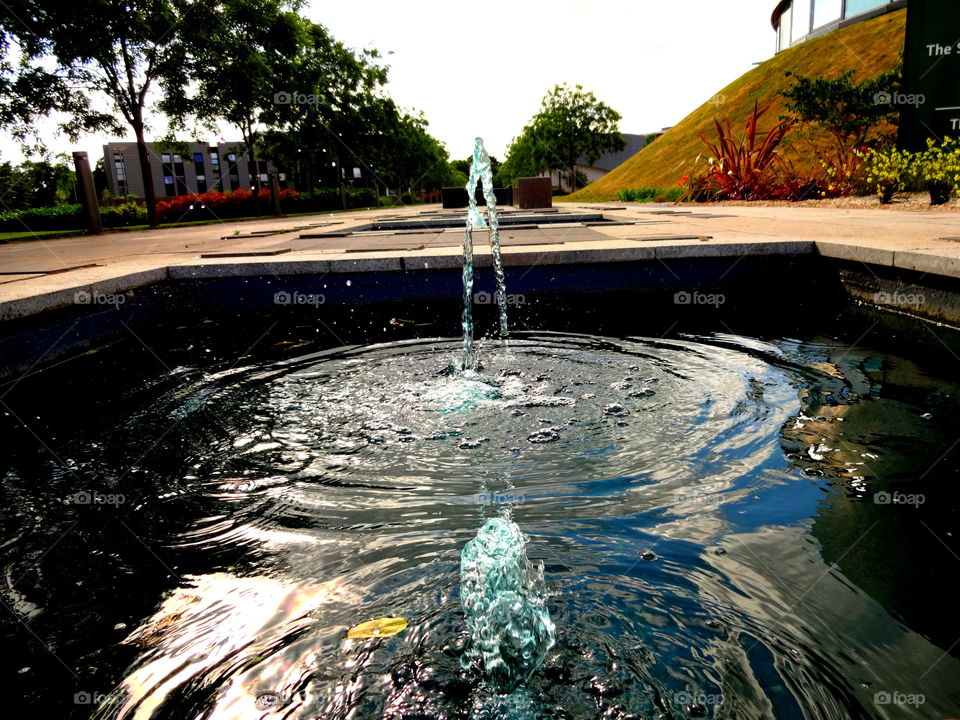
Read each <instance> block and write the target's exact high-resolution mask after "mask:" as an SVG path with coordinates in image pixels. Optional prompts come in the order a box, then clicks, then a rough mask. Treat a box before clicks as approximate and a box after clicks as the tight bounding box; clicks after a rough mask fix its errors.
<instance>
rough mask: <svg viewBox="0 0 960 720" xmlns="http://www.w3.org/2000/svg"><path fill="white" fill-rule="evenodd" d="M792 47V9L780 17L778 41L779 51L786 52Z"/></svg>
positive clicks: (788, 9) (785, 11)
mask: <svg viewBox="0 0 960 720" xmlns="http://www.w3.org/2000/svg"><path fill="white" fill-rule="evenodd" d="M788 47H790V8H787V9H786V10H784V11H783V13H782V14H781V15H780V35H779V37H778V39H777V49H779V50H786V49H787V48H788Z"/></svg>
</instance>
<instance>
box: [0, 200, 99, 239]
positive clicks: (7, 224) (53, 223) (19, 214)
mask: <svg viewBox="0 0 960 720" xmlns="http://www.w3.org/2000/svg"><path fill="white" fill-rule="evenodd" d="M83 222H84V220H83V206H82V205H80V204H65V205H53V206H50V207H41V208H31V209H29V210H8V211H5V212H2V213H0V230H2V231H4V232H17V231H20V230H30V231H33V232H39V231H41V230H74V229H77V228H81V227H83Z"/></svg>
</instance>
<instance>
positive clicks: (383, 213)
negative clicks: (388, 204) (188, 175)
mask: <svg viewBox="0 0 960 720" xmlns="http://www.w3.org/2000/svg"><path fill="white" fill-rule="evenodd" d="M557 209H558V210H559V213H558V215H557V216H556V219H557V220H560V219H561V217H560V215H561V214H565V213H584V212H591V211H592V212H594V213H596V212H601V213H603V216H604V218H605V220H607V221H610V222H606V223H593V222H567V223H557V224H553V223H551V224H549V225H548V224H531V225H522V226H520V227H503V228H502V229H501V236H502V239H503V245H504V250H503V254H504V263H505V264H507V265H513V266H524V265H530V266H535V265H552V264H578V263H597V262H620V261H634V260H649V261H660V262H664V263H668V262H669V261H670V260H671V259H677V258H694V257H729V258H731V259H732V262H736V261H737V259H738V258H742V257H745V256H748V255H798V254H817V253H818V254H820V255H823V256H826V257H831V258H839V259H844V260H852V261H859V262H863V263H866V264H869V265H884V266H890V267H897V268H903V269H908V270H917V271H920V272H924V273H931V274H935V275H943V276H948V277H954V278H960V242H958V241H957V238H960V213H955V212H951V211H930V212H916V211H897V210H890V209H882V210H880V209H864V210H840V209H834V208H814V207H756V206H736V207H731V206H726V205H725V206H723V207H715V206H709V205H703V206H682V207H678V206H674V205H656V204H624V203H618V204H613V203H610V204H606V205H598V204H589V205H575V204H567V203H563V204H560V205H559V206H558V208H557ZM444 217H448V218H449V217H454V218H457V219H459V218H464V217H465V213H464V212H462V211H461V212H452V211H445V210H441V209H440V208H439V207H438V206H435V205H434V206H416V207H410V208H385V209H382V210H373V211H362V212H360V211H358V212H351V213H335V214H330V213H326V214H318V215H313V216H307V217H296V218H280V219H277V218H265V219H263V220H257V221H248V222H230V221H228V222H224V223H218V224H215V225H208V226H200V227H190V228H172V229H161V230H149V231H141V232H123V233H109V234H106V235H102V236H93V237H69V238H60V239H54V240H40V241H34V242H14V243H9V244H6V245H0V320H2V319H12V318H16V317H23V316H27V315H31V314H34V313H38V312H41V311H44V310H47V309H52V308H56V307H62V306H65V305H69V304H73V303H76V302H78V300H77V298H78V297H80V298H81V301H82V298H83V297H84V293H87V294H88V295H95V294H97V293H101V294H107V293H116V292H125V291H127V290H130V289H133V288H136V287H141V286H143V285H148V284H152V283H155V282H158V281H161V280H166V279H172V280H179V279H187V278H203V277H238V276H256V275H268V276H272V275H276V276H280V275H291V274H313V273H323V274H325V273H343V272H378V271H389V270H394V271H396V270H410V269H430V268H435V269H440V268H452V267H459V265H460V263H461V256H460V242H461V238H462V230H461V229H459V228H452V229H443V228H436V227H420V228H417V227H414V228H412V229H406V230H401V231H390V230H382V231H378V230H370V229H369V225H370V224H371V223H375V222H377V221H387V220H390V219H395V218H396V219H406V220H412V221H416V220H418V219H420V220H436V219H438V218H444ZM517 217H522V216H521V215H517ZM321 223H322V224H324V225H325V226H322V225H318V224H321ZM333 223H336V224H333ZM352 228H357V229H358V230H359V231H357V232H351V229H352ZM267 231H275V232H274V234H269V235H267V234H262V235H259V236H257V235H255V234H256V233H266V232H267ZM474 237H475V244H476V248H477V264H478V265H479V266H484V265H489V263H490V256H489V245H488V242H487V237H486V233H484V232H477V233H475V235H474ZM267 253H269V254H267ZM203 256H207V257H203ZM211 256H213V257H211Z"/></svg>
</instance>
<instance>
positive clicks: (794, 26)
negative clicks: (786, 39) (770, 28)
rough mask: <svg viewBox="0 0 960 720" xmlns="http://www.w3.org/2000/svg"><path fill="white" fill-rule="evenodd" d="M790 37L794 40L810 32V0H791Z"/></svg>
mask: <svg viewBox="0 0 960 720" xmlns="http://www.w3.org/2000/svg"><path fill="white" fill-rule="evenodd" d="M790 25H791V31H790V38H791V40H792V42H796V41H797V40H799V39H800V38H802V37H804V36H806V35H809V34H810V0H793V20H792V21H791V23H790Z"/></svg>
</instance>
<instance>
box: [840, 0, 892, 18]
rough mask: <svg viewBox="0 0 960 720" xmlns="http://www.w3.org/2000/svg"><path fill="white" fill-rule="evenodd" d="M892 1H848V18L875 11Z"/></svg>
mask: <svg viewBox="0 0 960 720" xmlns="http://www.w3.org/2000/svg"><path fill="white" fill-rule="evenodd" d="M889 2H890V0H847V17H853V16H854V15H859V14H860V13H865V12H867V11H868V10H874V9H876V8H878V7H882V6H884V5H886V4H887V3H889Z"/></svg>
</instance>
